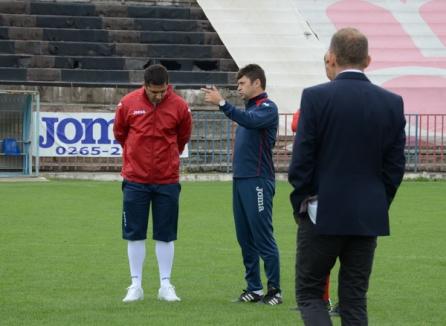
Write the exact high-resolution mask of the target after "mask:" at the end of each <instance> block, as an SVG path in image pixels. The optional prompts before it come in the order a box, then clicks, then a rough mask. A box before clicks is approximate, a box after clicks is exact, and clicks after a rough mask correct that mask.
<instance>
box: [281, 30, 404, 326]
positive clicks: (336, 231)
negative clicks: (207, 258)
mask: <svg viewBox="0 0 446 326" xmlns="http://www.w3.org/2000/svg"><path fill="white" fill-rule="evenodd" d="M369 63H370V57H369V55H368V41H367V38H366V37H365V36H364V35H363V34H362V33H360V32H359V31H358V30H356V29H354V28H344V29H341V30H339V31H338V32H337V33H335V34H334V35H333V37H332V39H331V43H330V48H329V54H328V64H329V65H331V66H332V68H333V69H334V70H335V75H336V78H335V79H334V80H333V81H332V82H329V83H325V84H321V85H317V86H314V87H310V88H307V89H305V90H304V91H303V93H302V100H301V113H300V120H299V126H298V131H297V135H296V138H295V141H294V146H293V157H292V161H291V164H290V167H289V174H288V180H289V182H290V183H291V184H292V186H293V188H294V191H293V192H292V193H291V196H290V199H291V204H292V206H293V210H294V217H295V219H296V222H297V223H298V225H299V227H298V234H297V255H296V299H297V303H298V306H299V309H300V311H301V316H302V319H303V320H304V323H305V325H318V326H319V325H331V320H330V317H329V314H328V312H327V309H326V306H325V304H324V302H323V300H322V293H323V291H324V285H325V282H326V277H327V274H328V273H329V272H330V269H331V268H332V267H333V265H334V264H335V261H336V259H337V258H339V261H340V270H339V289H338V296H339V305H340V312H341V319H342V325H367V323H368V322H367V303H366V293H367V289H368V285H369V278H370V273H371V270H372V263H373V256H374V252H375V247H376V244H377V236H383V235H389V216H388V210H389V206H390V204H391V202H392V200H393V198H394V196H395V193H396V191H397V188H398V186H399V185H400V183H401V180H402V178H403V174H404V165H405V157H404V145H405V132H404V127H405V118H404V110H403V100H402V98H401V97H400V96H398V95H396V94H393V93H391V92H389V91H386V90H384V89H383V88H380V87H378V86H376V85H373V84H372V83H371V82H370V81H369V80H368V79H367V77H366V76H365V75H364V73H363V71H364V69H365V68H366V67H367V66H368V65H369ZM307 209H309V210H308V212H307Z"/></svg>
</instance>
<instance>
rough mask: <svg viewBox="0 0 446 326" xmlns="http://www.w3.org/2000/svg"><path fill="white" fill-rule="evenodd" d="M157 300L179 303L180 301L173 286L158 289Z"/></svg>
mask: <svg viewBox="0 0 446 326" xmlns="http://www.w3.org/2000/svg"><path fill="white" fill-rule="evenodd" d="M158 299H159V300H164V301H181V299H180V298H178V297H177V294H176V293H175V287H174V286H173V285H168V286H162V287H160V289H159V291H158Z"/></svg>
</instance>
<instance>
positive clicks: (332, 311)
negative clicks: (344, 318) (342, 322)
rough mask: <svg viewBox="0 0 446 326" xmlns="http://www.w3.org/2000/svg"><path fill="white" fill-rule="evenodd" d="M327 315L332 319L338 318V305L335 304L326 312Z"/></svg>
mask: <svg viewBox="0 0 446 326" xmlns="http://www.w3.org/2000/svg"><path fill="white" fill-rule="evenodd" d="M328 313H329V314H330V316H333V317H338V316H340V310H339V303H337V304H335V305H334V306H333V307H332V308H331V309H330V310H329V311H328Z"/></svg>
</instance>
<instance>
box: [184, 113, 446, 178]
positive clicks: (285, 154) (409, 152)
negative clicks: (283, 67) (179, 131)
mask: <svg viewBox="0 0 446 326" xmlns="http://www.w3.org/2000/svg"><path fill="white" fill-rule="evenodd" d="M292 116H293V115H292V114H290V113H282V114H280V126H281V128H279V130H278V134H277V141H276V146H275V148H274V152H273V154H274V164H275V167H276V171H278V172H286V171H287V169H288V165H289V162H290V159H291V153H292V146H293V141H294V133H293V132H291V131H290V128H289V127H290V126H291V120H292ZM193 121H194V132H193V135H192V139H191V141H190V143H189V157H188V158H185V159H182V168H183V170H185V171H190V172H208V171H217V172H231V157H232V145H233V140H234V131H235V127H236V125H235V123H232V122H231V121H230V120H229V119H227V118H226V117H225V116H224V115H223V114H222V113H220V112H214V111H212V112H194V115H193ZM445 133H446V114H407V115H406V149H405V154H406V161H407V163H406V170H407V171H414V172H419V171H435V172H446V134H445Z"/></svg>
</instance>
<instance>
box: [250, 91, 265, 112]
mask: <svg viewBox="0 0 446 326" xmlns="http://www.w3.org/2000/svg"><path fill="white" fill-rule="evenodd" d="M267 99H268V94H266V92H263V93H262V94H259V95H257V96H255V97H253V98H250V99H249V100H248V101H247V102H246V107H247V108H248V107H250V106H253V105H257V106H258V105H260V104H261V103H263V102H265V101H266V100H267Z"/></svg>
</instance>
